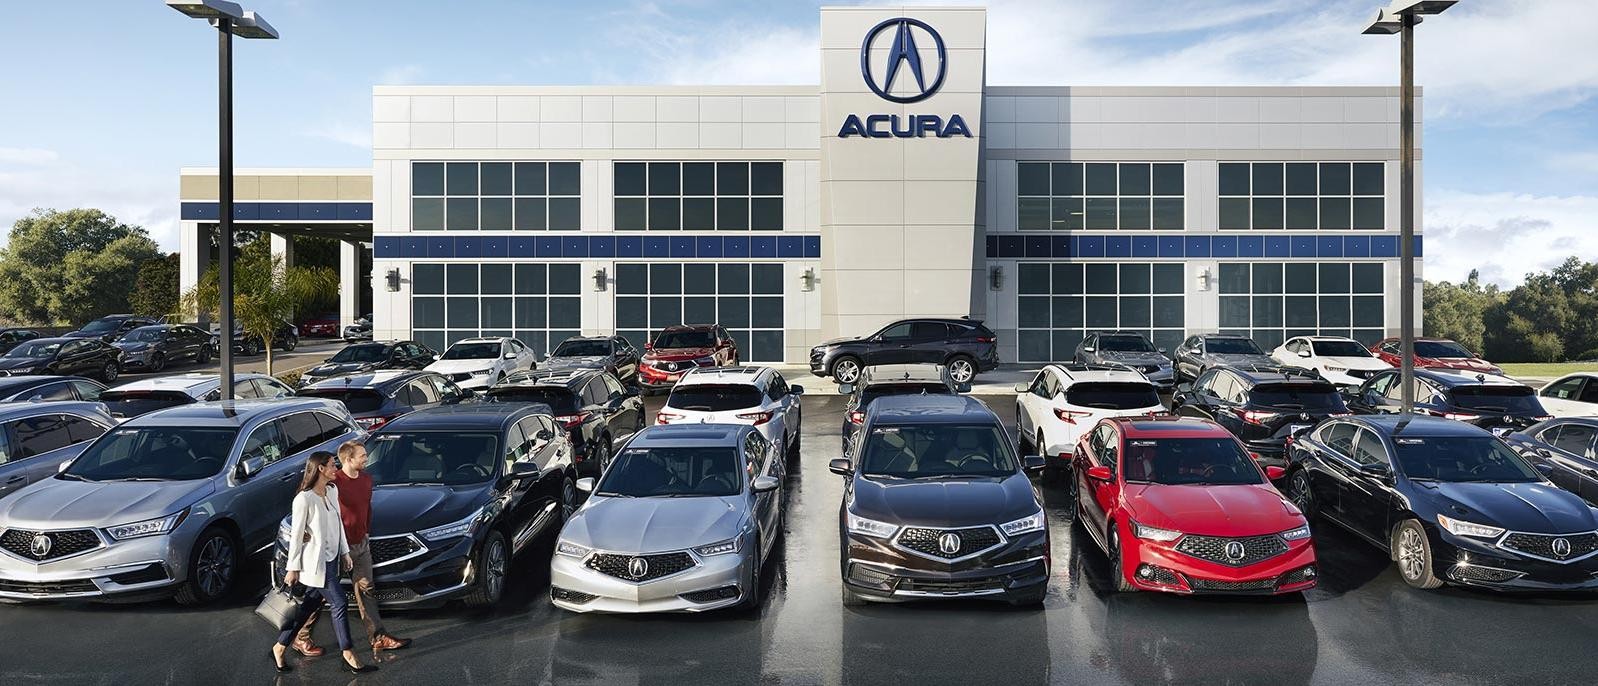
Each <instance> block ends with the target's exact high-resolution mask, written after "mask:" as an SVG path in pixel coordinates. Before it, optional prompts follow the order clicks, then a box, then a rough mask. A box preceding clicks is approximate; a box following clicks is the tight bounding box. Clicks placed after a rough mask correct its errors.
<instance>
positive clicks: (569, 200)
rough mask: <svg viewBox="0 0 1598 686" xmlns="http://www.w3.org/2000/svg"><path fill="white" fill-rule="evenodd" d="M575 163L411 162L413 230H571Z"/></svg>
mask: <svg viewBox="0 0 1598 686" xmlns="http://www.w3.org/2000/svg"><path fill="white" fill-rule="evenodd" d="M581 196H582V188H581V174H580V170H579V163H577V162H545V161H483V162H475V161H451V162H431V161H429V162H412V163H411V229H412V230H414V231H446V230H447V231H544V230H549V231H576V230H578V229H579V228H581V227H580V224H581V217H580V214H581Z"/></svg>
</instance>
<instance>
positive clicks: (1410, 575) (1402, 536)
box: [1391, 519, 1443, 590]
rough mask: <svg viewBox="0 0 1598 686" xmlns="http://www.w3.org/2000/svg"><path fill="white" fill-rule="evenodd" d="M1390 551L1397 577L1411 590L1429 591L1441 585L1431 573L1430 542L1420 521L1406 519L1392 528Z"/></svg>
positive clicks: (1440, 580)
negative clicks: (1395, 566)
mask: <svg viewBox="0 0 1598 686" xmlns="http://www.w3.org/2000/svg"><path fill="white" fill-rule="evenodd" d="M1391 550H1392V551H1393V553H1392V556H1393V561H1394V562H1397V563H1398V575H1399V576H1401V577H1403V578H1404V583H1406V584H1409V585H1410V587H1411V588H1418V589H1421V590H1431V589H1434V588H1437V587H1438V586H1442V585H1443V580H1442V579H1439V578H1437V575H1435V574H1433V573H1432V542H1431V539H1429V538H1427V536H1426V527H1424V526H1421V523H1420V520H1418V519H1406V520H1404V521H1402V522H1399V524H1398V526H1396V527H1393V539H1392V548H1391Z"/></svg>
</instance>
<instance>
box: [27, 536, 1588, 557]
mask: <svg viewBox="0 0 1598 686" xmlns="http://www.w3.org/2000/svg"><path fill="white" fill-rule="evenodd" d="M34 540H35V541H37V540H38V539H34ZM1554 555H1556V556H1558V557H1560V558H1564V557H1569V556H1570V541H1569V540H1568V539H1564V538H1556V539H1554Z"/></svg>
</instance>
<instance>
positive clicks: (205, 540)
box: [0, 398, 366, 605]
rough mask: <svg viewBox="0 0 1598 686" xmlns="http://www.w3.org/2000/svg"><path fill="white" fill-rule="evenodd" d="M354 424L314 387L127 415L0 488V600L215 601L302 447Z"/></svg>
mask: <svg viewBox="0 0 1598 686" xmlns="http://www.w3.org/2000/svg"><path fill="white" fill-rule="evenodd" d="M365 435H366V434H365V432H363V431H361V430H360V429H359V428H358V427H356V425H355V421H354V420H353V419H351V418H350V414H349V411H348V410H346V409H344V406H343V405H342V404H340V403H338V402H336V401H332V400H324V399H320V398H292V399H283V400H239V401H230V402H208V403H198V404H193V405H183V406H179V407H173V408H169V409H165V410H158V411H156V412H151V413H150V414H147V415H143V416H140V417H136V418H134V419H131V420H129V421H127V422H125V423H123V424H121V425H120V426H118V427H116V428H115V429H112V430H111V431H109V432H108V433H106V434H105V435H104V436H102V437H100V439H99V440H97V441H95V442H94V443H92V444H90V445H89V447H88V448H86V449H84V451H83V453H82V454H81V455H79V456H78V457H77V458H76V459H74V460H72V462H70V463H69V464H66V465H64V466H63V467H62V469H61V472H60V473H59V474H56V475H55V476H54V477H53V478H47V479H43V480H41V481H39V482H37V483H33V484H31V485H29V486H28V487H27V488H24V489H22V490H21V491H19V492H17V493H15V494H13V495H11V496H9V497H7V498H5V499H4V500H0V599H11V600H64V599H80V600H81V599H87V600H96V599H104V598H109V597H112V596H118V597H128V596H137V597H144V596H157V597H159V596H167V595H175V596H176V597H177V600H178V602H179V603H182V604H185V605H199V604H204V603H209V602H212V601H214V600H217V599H218V598H221V597H223V596H225V595H226V594H227V593H228V592H229V591H230V590H231V589H232V587H233V582H234V579H235V578H236V576H237V573H238V570H239V565H240V563H241V562H242V561H243V560H244V558H245V557H246V555H247V554H248V553H252V552H255V551H258V550H263V549H265V548H267V547H269V546H270V545H271V544H272V538H273V536H274V535H275V534H276V532H277V523H278V520H280V519H282V517H283V513H285V512H287V511H288V507H289V502H290V501H291V500H292V499H293V496H294V489H295V487H296V486H297V485H298V484H299V480H300V474H301V472H302V471H303V469H304V465H305V459H306V458H307V457H308V456H310V454H311V453H312V452H314V451H317V450H333V449H335V448H336V447H337V446H338V444H339V443H342V442H344V441H347V440H350V439H360V438H364V437H365Z"/></svg>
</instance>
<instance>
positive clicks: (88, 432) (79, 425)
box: [61, 414, 105, 443]
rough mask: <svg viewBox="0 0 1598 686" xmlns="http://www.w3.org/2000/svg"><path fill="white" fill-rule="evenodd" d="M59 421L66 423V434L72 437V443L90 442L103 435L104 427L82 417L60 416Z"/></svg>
mask: <svg viewBox="0 0 1598 686" xmlns="http://www.w3.org/2000/svg"><path fill="white" fill-rule="evenodd" d="M61 420H62V421H64V422H66V424H67V432H68V433H70V434H71V435H72V442H73V443H82V442H84V441H92V440H94V439H96V438H99V437H100V436H101V435H102V434H104V433H105V427H103V426H100V425H99V424H96V423H94V422H91V421H89V420H87V419H84V418H82V417H74V416H72V415H70V414H67V415H61Z"/></svg>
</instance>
